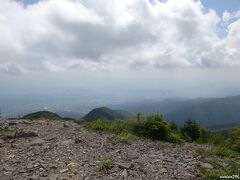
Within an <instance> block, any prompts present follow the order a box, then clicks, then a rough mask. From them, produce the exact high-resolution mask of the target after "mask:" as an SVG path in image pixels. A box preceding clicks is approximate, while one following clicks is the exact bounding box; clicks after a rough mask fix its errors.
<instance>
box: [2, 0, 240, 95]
mask: <svg viewBox="0 0 240 180" xmlns="http://www.w3.org/2000/svg"><path fill="white" fill-rule="evenodd" d="M0 39H1V41H0V84H1V90H0V97H5V98H6V97H12V96H24V95H26V94H33V95H39V96H40V95H45V94H47V95H49V96H50V95H56V94H60V95H62V96H64V95H65V94H78V93H79V94H81V93H82V94H81V95H83V96H86V95H88V94H95V95H96V97H97V96H99V95H101V96H103V97H104V98H105V99H108V98H110V97H111V98H125V99H128V98H131V97H134V98H142V99H144V98H154V97H159V96H165V95H166V96H185V97H186V96H191V97H200V96H201V97H202V96H226V95H233V94H237V93H239V94H240V80H239V77H240V1H239V0H202V1H200V0H181V1H179V0H40V1H38V0H17V1H14V0H1V1H0Z"/></svg>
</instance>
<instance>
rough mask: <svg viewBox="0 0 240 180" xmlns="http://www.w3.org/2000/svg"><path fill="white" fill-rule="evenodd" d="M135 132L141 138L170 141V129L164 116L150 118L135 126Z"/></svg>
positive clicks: (157, 115) (156, 115)
mask: <svg viewBox="0 0 240 180" xmlns="http://www.w3.org/2000/svg"><path fill="white" fill-rule="evenodd" d="M134 132H135V133H136V134H138V135H139V136H143V137H148V138H150V139H153V140H168V139H169V135H170V128H169V126H168V124H167V122H166V121H165V120H164V118H163V116H162V115H159V114H155V115H151V116H148V117H147V118H146V120H145V121H143V122H140V123H138V124H137V125H136V126H135V129H134Z"/></svg>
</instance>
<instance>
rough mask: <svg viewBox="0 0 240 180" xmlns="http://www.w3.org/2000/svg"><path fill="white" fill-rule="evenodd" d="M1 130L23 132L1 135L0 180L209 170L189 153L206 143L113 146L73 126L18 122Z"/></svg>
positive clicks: (165, 175)
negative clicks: (203, 167)
mask: <svg viewBox="0 0 240 180" xmlns="http://www.w3.org/2000/svg"><path fill="white" fill-rule="evenodd" d="M0 126H1V127H10V128H13V129H14V128H17V129H21V130H22V131H21V133H19V134H20V135H19V137H18V136H16V137H14V138H12V139H4V138H1V137H0V179H1V180H8V179H17V180H22V179H23V180H27V179H32V180H38V179H39V180H48V179H49V180H57V179H66V180H68V179H73V180H75V179H76V180H77V179H79V180H81V179H84V180H87V179H89V180H93V179H137V180H139V179H201V178H199V177H197V176H196V175H197V173H198V169H199V166H200V165H202V166H205V168H212V167H211V165H210V164H207V163H206V162H204V160H202V159H201V158H199V157H195V155H194V152H195V151H196V150H199V149H207V148H209V147H208V146H206V145H197V144H188V143H185V144H182V145H176V144H170V143H165V142H152V141H140V142H134V143H131V144H123V143H116V144H115V143H113V141H112V137H113V136H112V135H109V134H99V133H96V132H91V131H89V130H86V129H85V128H83V127H82V126H80V125H78V124H75V123H73V122H61V121H31V122H30V121H25V120H18V121H1V122H0ZM30 132H31V133H30Z"/></svg>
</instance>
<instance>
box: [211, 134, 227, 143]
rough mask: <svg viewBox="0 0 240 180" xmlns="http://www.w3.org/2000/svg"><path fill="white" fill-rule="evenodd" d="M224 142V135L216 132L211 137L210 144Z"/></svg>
mask: <svg viewBox="0 0 240 180" xmlns="http://www.w3.org/2000/svg"><path fill="white" fill-rule="evenodd" d="M223 142H224V137H223V136H222V135H221V134H214V135H212V136H211V138H210V139H209V143H210V144H214V145H218V144H221V143H223Z"/></svg>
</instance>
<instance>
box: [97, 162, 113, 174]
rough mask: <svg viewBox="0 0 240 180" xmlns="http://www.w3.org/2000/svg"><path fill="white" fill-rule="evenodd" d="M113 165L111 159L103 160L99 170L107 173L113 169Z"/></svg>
mask: <svg viewBox="0 0 240 180" xmlns="http://www.w3.org/2000/svg"><path fill="white" fill-rule="evenodd" d="M114 165H115V163H114V161H113V160H112V159H104V160H103V161H102V162H101V164H100V167H99V169H100V170H101V171H104V172H109V171H110V170H112V169H113V168H114Z"/></svg>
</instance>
